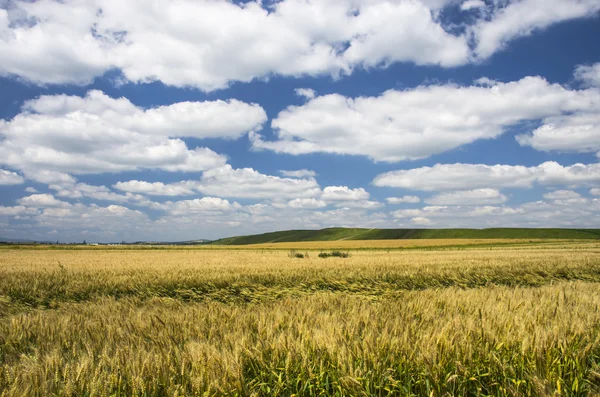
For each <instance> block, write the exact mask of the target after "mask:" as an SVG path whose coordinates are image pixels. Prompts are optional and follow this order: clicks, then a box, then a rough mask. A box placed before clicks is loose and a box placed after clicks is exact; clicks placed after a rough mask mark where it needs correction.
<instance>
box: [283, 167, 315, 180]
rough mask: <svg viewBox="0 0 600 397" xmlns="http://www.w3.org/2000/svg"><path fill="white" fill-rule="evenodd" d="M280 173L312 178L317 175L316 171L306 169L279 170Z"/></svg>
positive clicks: (289, 176) (288, 175) (291, 176)
mask: <svg viewBox="0 0 600 397" xmlns="http://www.w3.org/2000/svg"><path fill="white" fill-rule="evenodd" d="M279 172H280V173H281V175H283V176H285V177H288V178H314V177H315V176H317V173H316V172H314V171H311V170H307V169H301V170H294V171H286V170H280V171H279Z"/></svg>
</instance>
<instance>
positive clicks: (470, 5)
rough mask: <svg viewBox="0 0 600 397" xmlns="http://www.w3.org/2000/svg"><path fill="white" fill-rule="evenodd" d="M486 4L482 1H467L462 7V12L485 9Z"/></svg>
mask: <svg viewBox="0 0 600 397" xmlns="http://www.w3.org/2000/svg"><path fill="white" fill-rule="evenodd" d="M484 7H485V3H484V2H483V1H482V0H466V1H465V2H463V3H462V4H461V5H460V9H461V10H462V11H468V10H473V9H477V8H484Z"/></svg>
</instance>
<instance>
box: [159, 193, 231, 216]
mask: <svg viewBox="0 0 600 397" xmlns="http://www.w3.org/2000/svg"><path fill="white" fill-rule="evenodd" d="M240 207H241V206H240V205H239V204H238V203H235V202H234V203H230V202H229V201H228V200H225V199H221V198H218V197H202V198H199V199H193V200H182V201H176V202H171V201H167V202H166V203H164V204H159V205H156V206H155V208H156V209H162V210H164V211H168V212H169V213H171V214H172V215H184V216H186V215H190V214H196V213H205V212H213V211H231V210H233V209H235V208H240Z"/></svg>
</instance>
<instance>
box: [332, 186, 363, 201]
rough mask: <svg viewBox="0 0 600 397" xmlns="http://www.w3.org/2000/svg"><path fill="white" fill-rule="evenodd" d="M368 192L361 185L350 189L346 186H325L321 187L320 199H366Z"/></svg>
mask: <svg viewBox="0 0 600 397" xmlns="http://www.w3.org/2000/svg"><path fill="white" fill-rule="evenodd" d="M369 196H370V195H369V193H368V192H367V191H366V190H365V189H363V188H362V187H359V188H356V189H350V188H349V187H348V186H327V187H326V188H325V189H323V194H322V195H321V199H322V200H326V201H340V200H341V201H357V200H367V199H368V198H369Z"/></svg>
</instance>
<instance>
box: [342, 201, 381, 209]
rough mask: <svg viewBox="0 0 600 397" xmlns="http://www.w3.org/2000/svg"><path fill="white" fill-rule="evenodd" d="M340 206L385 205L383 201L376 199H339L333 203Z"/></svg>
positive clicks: (376, 206) (364, 206)
mask: <svg viewBox="0 0 600 397" xmlns="http://www.w3.org/2000/svg"><path fill="white" fill-rule="evenodd" d="M333 205H334V206H335V207H338V208H363V209H376V208H381V207H383V206H384V204H383V203H380V202H379V201H374V200H355V201H338V202H335V203H334V204H333Z"/></svg>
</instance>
